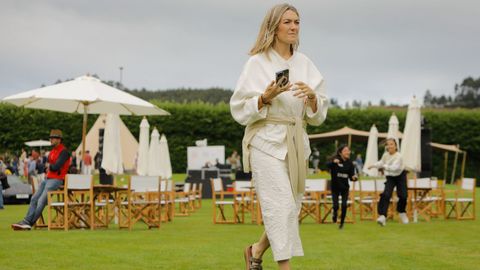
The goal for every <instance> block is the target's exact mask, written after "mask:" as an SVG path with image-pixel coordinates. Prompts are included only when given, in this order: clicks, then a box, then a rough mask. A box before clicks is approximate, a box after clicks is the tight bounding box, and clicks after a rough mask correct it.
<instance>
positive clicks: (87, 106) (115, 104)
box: [3, 75, 169, 153]
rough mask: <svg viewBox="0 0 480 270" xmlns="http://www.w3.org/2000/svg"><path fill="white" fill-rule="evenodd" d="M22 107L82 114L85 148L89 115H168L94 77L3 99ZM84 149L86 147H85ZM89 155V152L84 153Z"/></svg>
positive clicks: (78, 79)
mask: <svg viewBox="0 0 480 270" xmlns="http://www.w3.org/2000/svg"><path fill="white" fill-rule="evenodd" d="M3 101H6V102H9V103H12V104H14V105H16V106H19V107H25V108H31V109H44V110H51V111H59V112H67V113H82V114H83V130H82V143H83V145H84V146H85V134H86V130H87V114H101V113H115V114H118V115H168V114H169V113H168V112H167V111H164V110H162V109H160V108H158V107H156V106H155V105H153V104H151V103H149V102H147V101H145V100H143V99H140V98H137V97H135V96H133V95H130V94H128V93H126V92H124V91H122V90H119V89H116V88H114V87H111V86H109V85H107V84H104V83H102V81H100V80H99V79H97V78H94V77H91V76H88V75H87V76H81V77H78V78H76V79H74V80H71V81H67V82H63V83H59V84H55V85H50V86H46V87H42V88H38V89H34V90H30V91H27V92H22V93H19V94H15V95H11V96H8V97H5V98H3ZM83 148H84V147H83ZM82 153H85V149H82Z"/></svg>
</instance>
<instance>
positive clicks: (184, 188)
mask: <svg viewBox="0 0 480 270" xmlns="http://www.w3.org/2000/svg"><path fill="white" fill-rule="evenodd" d="M191 186H192V184H191V183H185V184H184V185H183V192H184V193H189V192H190V187H191Z"/></svg>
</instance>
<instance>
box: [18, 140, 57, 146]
mask: <svg viewBox="0 0 480 270" xmlns="http://www.w3.org/2000/svg"><path fill="white" fill-rule="evenodd" d="M25 144H26V145H27V146H30V147H42V146H50V145H52V144H51V143H50V141H45V140H36V141H29V142H25Z"/></svg>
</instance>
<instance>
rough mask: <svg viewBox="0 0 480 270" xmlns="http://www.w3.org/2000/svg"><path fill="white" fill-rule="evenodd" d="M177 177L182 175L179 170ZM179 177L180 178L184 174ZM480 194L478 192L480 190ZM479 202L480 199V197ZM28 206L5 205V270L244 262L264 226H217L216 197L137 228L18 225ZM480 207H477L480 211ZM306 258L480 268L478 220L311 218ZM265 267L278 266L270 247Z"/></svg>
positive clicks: (325, 263) (1, 229) (325, 265)
mask: <svg viewBox="0 0 480 270" xmlns="http://www.w3.org/2000/svg"><path fill="white" fill-rule="evenodd" d="M177 177H179V176H177ZM180 178H181V177H180ZM476 194H477V201H478V200H479V198H480V195H479V194H480V192H479V191H478V190H477V193H476ZM477 204H478V203H477ZM26 211H27V205H6V208H5V210H0V241H1V242H0V243H1V244H2V245H1V246H2V251H1V252H0V269H2V270H8V269H48V270H52V269H102V270H103V269H244V261H243V249H244V247H245V246H247V245H248V244H250V243H252V242H254V241H256V240H257V238H258V237H259V236H260V234H261V233H262V230H263V229H262V227H261V226H258V225H253V224H241V225H220V224H218V225H214V224H213V223H212V217H211V211H212V207H211V201H210V200H204V201H203V207H202V209H200V210H199V211H197V212H195V213H193V214H192V215H191V216H190V217H176V218H175V219H174V221H173V222H171V223H163V224H162V227H161V228H160V230H158V229H151V230H149V229H147V228H146V226H144V224H142V223H137V225H136V226H135V228H134V229H133V230H132V231H128V230H118V229H117V228H116V227H115V226H112V227H111V228H110V229H108V230H105V229H101V230H97V231H89V230H71V231H68V232H65V231H47V230H32V231H20V232H16V231H12V230H11V229H10V224H11V223H13V222H16V221H19V220H20V219H21V218H22V217H23V215H24V214H25V212H26ZM478 214H479V210H478V207H477V216H478ZM300 233H301V238H302V241H303V247H304V251H305V257H296V258H294V259H293V260H292V266H293V269H348V270H350V269H369V270H370V269H375V270H376V269H479V262H480V221H478V219H477V220H476V221H453V220H444V219H443V218H437V219H433V220H432V221H431V222H425V221H423V220H420V222H418V223H410V224H408V225H403V224H399V223H398V222H397V221H392V222H389V223H388V224H387V226H386V227H379V226H378V225H377V224H376V223H374V222H372V221H361V222H357V223H355V224H346V226H345V228H344V230H338V228H337V226H336V225H332V224H320V225H319V224H314V223H313V221H312V220H308V219H307V220H306V221H305V222H303V223H302V225H301V226H300ZM264 260H265V262H264V269H276V263H275V262H274V261H273V259H272V254H271V252H270V251H268V252H267V253H266V254H265V256H264Z"/></svg>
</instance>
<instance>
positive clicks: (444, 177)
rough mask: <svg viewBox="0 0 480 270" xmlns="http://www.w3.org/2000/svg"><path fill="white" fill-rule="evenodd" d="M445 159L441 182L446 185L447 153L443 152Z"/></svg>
mask: <svg viewBox="0 0 480 270" xmlns="http://www.w3.org/2000/svg"><path fill="white" fill-rule="evenodd" d="M444 156H445V159H444V162H443V181H444V183H447V168H448V152H447V151H445V154H444Z"/></svg>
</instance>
